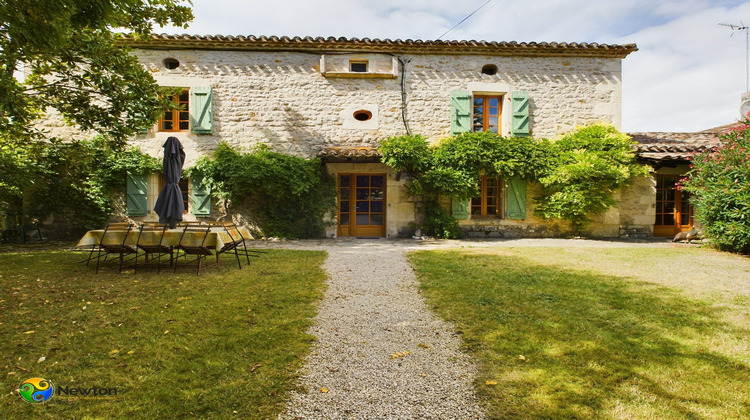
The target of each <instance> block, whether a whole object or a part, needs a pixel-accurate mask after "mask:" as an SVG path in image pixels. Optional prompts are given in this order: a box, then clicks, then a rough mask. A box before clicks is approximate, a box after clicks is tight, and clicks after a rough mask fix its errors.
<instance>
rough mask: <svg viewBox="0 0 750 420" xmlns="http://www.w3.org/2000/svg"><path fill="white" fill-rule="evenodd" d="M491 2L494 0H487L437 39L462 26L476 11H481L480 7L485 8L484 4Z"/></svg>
mask: <svg viewBox="0 0 750 420" xmlns="http://www.w3.org/2000/svg"><path fill="white" fill-rule="evenodd" d="M491 2H492V0H487V2H485V3H484V4H483V5H481V6H479V7H477V8H476V10H474V11H473V12H471V13H469V16H466V17H465V18H463V19H462V20H461V21H460V22H458V23H457V24H455V25H453V27H452V28H450V29H448V30H447V31H445V32H444V33H443V34H442V35H440V36H439V37H437V38H436V39H435V41H440V38H442V37H444V36H446V35H447V34H448V33H450V32H451V31H452V30H454V29H456V28H457V27H459V26H460V25H461V24H462V23H464V22H466V21H467V20H468V19H469V18H470V17H472V16H474V14H475V13H476V12H478V11H479V10H480V9H482V8H483V7H484V6H486V5H488V4H490V3H491Z"/></svg>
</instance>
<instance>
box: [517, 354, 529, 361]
mask: <svg viewBox="0 0 750 420" xmlns="http://www.w3.org/2000/svg"><path fill="white" fill-rule="evenodd" d="M518 360H523V361H524V362H528V360H526V357H524V355H523V354H519V355H518Z"/></svg>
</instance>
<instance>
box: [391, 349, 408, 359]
mask: <svg viewBox="0 0 750 420" xmlns="http://www.w3.org/2000/svg"><path fill="white" fill-rule="evenodd" d="M409 354H411V352H410V351H409V350H407V351H397V352H395V353H393V354H392V355H391V360H393V359H398V358H399V357H404V356H406V355H409Z"/></svg>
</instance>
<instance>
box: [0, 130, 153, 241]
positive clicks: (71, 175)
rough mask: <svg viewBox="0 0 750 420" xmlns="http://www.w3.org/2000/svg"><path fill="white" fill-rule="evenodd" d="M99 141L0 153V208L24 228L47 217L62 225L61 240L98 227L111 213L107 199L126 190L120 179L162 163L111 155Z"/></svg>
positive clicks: (132, 152) (133, 154)
mask: <svg viewBox="0 0 750 420" xmlns="http://www.w3.org/2000/svg"><path fill="white" fill-rule="evenodd" d="M106 144H107V140H106V139H105V138H104V137H101V136H99V137H95V138H93V139H90V140H82V141H75V142H62V141H58V140H54V139H53V140H51V141H49V142H34V143H31V144H28V145H27V146H26V147H24V148H17V149H15V150H14V151H13V153H12V154H11V152H10V150H11V149H4V148H3V149H2V152H0V161H2V163H4V165H2V168H3V169H2V170H0V207H1V208H2V209H3V210H5V211H14V212H16V213H22V214H23V216H24V223H30V224H41V223H43V222H44V221H45V220H47V219H48V218H49V217H50V216H53V215H54V216H55V217H56V218H58V219H62V220H64V221H65V223H66V225H67V227H68V231H67V232H56V234H57V236H58V237H60V238H73V237H76V236H78V235H80V233H81V232H83V231H85V230H87V229H92V228H97V227H101V226H102V225H103V224H104V223H106V221H107V220H108V219H109V218H110V216H111V215H112V214H113V212H114V204H113V201H112V196H113V194H115V193H122V192H123V191H124V190H125V175H126V173H128V172H131V173H151V172H156V171H159V170H161V161H160V160H159V159H156V158H153V157H151V156H148V155H146V154H144V153H143V152H141V151H140V150H139V149H137V148H129V149H125V150H112V149H110V148H108V147H107V145H106Z"/></svg>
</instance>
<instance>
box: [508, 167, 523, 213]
mask: <svg viewBox="0 0 750 420" xmlns="http://www.w3.org/2000/svg"><path fill="white" fill-rule="evenodd" d="M507 185H508V194H507V197H508V206H507V210H508V214H507V215H506V216H507V218H508V219H517V220H520V219H525V218H526V180H525V179H524V178H521V177H518V176H514V177H510V178H508V183H507Z"/></svg>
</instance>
